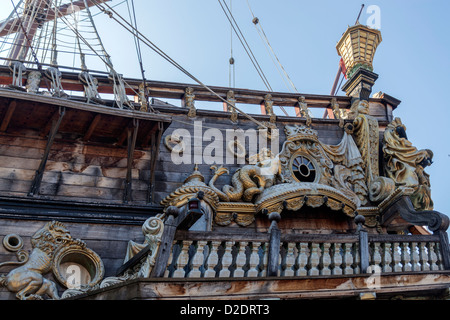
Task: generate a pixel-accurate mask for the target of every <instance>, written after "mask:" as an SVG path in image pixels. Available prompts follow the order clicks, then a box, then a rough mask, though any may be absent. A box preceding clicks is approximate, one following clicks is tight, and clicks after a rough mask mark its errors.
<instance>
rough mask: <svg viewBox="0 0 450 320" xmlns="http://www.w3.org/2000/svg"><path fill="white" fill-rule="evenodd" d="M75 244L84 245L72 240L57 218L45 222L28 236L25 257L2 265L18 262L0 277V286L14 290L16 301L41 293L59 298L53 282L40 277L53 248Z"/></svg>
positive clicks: (46, 269)
mask: <svg viewBox="0 0 450 320" xmlns="http://www.w3.org/2000/svg"><path fill="white" fill-rule="evenodd" d="M70 243H77V244H79V245H82V246H86V245H85V244H84V243H83V242H82V241H81V240H74V239H72V237H71V235H70V233H69V231H68V230H67V229H66V227H65V226H64V225H63V224H62V223H60V222H57V221H53V222H49V223H47V224H46V225H45V226H44V227H43V228H42V229H40V230H39V231H37V232H36V233H35V234H34V235H33V237H32V238H31V244H32V248H33V250H32V252H31V254H30V256H29V258H28V259H26V260H25V261H24V262H19V263H13V262H12V263H6V264H5V263H4V264H2V266H5V265H21V266H20V267H18V268H16V269H14V270H12V271H11V272H10V273H9V274H8V275H7V276H1V277H0V285H1V286H4V287H6V288H7V289H8V290H9V291H11V292H13V293H16V297H17V298H18V299H20V300H42V299H43V297H44V296H45V295H47V296H48V297H50V298H51V299H54V300H59V299H60V298H59V296H58V292H57V288H56V284H55V283H54V282H53V281H51V280H48V279H46V278H44V275H45V274H46V273H48V272H49V271H50V270H51V265H52V261H53V257H54V253H55V252H56V250H58V249H59V248H61V246H64V245H67V244H70Z"/></svg>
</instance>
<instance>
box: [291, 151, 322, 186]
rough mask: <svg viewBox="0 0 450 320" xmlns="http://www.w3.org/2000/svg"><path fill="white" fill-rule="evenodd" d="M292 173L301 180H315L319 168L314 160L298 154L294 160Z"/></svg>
mask: <svg viewBox="0 0 450 320" xmlns="http://www.w3.org/2000/svg"><path fill="white" fill-rule="evenodd" d="M291 169H292V173H293V174H294V176H295V178H296V179H297V180H298V181H299V182H315V181H316V178H317V170H316V166H315V165H314V162H313V161H311V160H310V159H308V158H307V157H305V156H298V157H296V158H294V159H293V160H292V164H291Z"/></svg>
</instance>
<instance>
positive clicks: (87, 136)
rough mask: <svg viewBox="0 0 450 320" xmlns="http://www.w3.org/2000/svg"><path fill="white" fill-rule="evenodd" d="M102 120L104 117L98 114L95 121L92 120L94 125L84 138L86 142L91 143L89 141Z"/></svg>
mask: <svg viewBox="0 0 450 320" xmlns="http://www.w3.org/2000/svg"><path fill="white" fill-rule="evenodd" d="M101 119H102V116H101V115H100V114H97V115H96V116H95V118H94V120H92V123H91V125H90V126H89V129H88V131H87V132H86V134H85V135H84V138H83V140H84V141H89V139H90V138H91V137H92V134H93V133H94V131H95V128H97V125H98V123H99V122H100V120H101Z"/></svg>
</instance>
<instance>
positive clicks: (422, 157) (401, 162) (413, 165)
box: [383, 118, 433, 210]
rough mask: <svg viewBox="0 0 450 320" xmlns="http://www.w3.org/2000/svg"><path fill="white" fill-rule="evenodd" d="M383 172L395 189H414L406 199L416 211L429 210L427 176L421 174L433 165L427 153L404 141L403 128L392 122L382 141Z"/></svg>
mask: <svg viewBox="0 0 450 320" xmlns="http://www.w3.org/2000/svg"><path fill="white" fill-rule="evenodd" d="M383 153H384V159H385V171H386V174H387V175H388V177H390V178H392V179H393V180H394V181H395V183H396V184H397V185H401V186H405V187H411V188H414V193H413V194H412V195H411V196H410V198H411V200H412V202H413V205H414V208H415V209H416V210H432V209H433V201H432V200H431V188H430V179H429V175H428V174H427V173H426V172H425V171H424V169H425V168H426V167H428V166H429V165H431V164H432V163H433V152H432V151H431V150H428V149H426V150H418V149H417V148H416V147H414V146H413V145H412V143H411V142H410V141H409V140H408V137H407V135H406V127H405V126H404V125H403V124H402V122H401V119H399V118H395V119H394V120H393V121H392V122H391V123H390V124H389V125H388V126H387V128H386V130H385V133H384V138H383Z"/></svg>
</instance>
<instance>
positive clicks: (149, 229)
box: [124, 216, 164, 278]
mask: <svg viewBox="0 0 450 320" xmlns="http://www.w3.org/2000/svg"><path fill="white" fill-rule="evenodd" d="M163 232H164V222H163V220H162V219H161V217H160V216H156V217H152V218H150V219H148V220H147V221H145V223H144V225H143V226H142V233H143V234H144V237H145V240H144V243H142V244H141V243H136V242H134V241H130V242H129V243H128V248H127V253H126V256H125V260H124V263H126V262H128V261H129V260H130V259H132V258H133V257H134V256H135V255H136V254H138V253H139V252H140V251H141V250H142V249H144V248H145V247H147V246H150V253H149V254H148V255H147V257H146V258H145V260H144V262H143V263H142V264H141V266H140V269H139V271H138V277H139V278H148V277H149V276H150V273H151V271H152V270H153V266H154V265H155V262H156V260H155V259H156V254H157V253H158V249H159V245H160V244H161V237H162V234H163Z"/></svg>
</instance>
